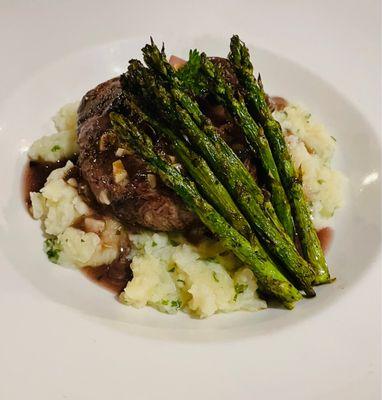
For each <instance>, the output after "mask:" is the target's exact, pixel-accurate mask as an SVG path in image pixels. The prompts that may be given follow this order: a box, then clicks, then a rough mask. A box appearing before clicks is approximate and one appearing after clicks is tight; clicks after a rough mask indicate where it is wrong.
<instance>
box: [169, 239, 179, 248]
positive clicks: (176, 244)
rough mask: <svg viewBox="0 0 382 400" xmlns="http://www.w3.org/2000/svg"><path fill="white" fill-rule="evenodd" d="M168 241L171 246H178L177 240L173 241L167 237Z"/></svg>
mask: <svg viewBox="0 0 382 400" xmlns="http://www.w3.org/2000/svg"><path fill="white" fill-rule="evenodd" d="M168 241H169V242H170V244H171V246H178V244H179V243H178V242H177V241H175V240H174V239H169V240H168Z"/></svg>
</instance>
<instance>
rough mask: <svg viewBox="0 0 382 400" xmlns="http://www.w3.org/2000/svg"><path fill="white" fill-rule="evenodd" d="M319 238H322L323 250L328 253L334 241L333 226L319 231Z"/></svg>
mask: <svg viewBox="0 0 382 400" xmlns="http://www.w3.org/2000/svg"><path fill="white" fill-rule="evenodd" d="M317 236H318V239H320V243H321V247H322V250H324V253H326V252H327V251H328V250H329V248H330V245H331V244H332V241H333V236H334V230H333V228H329V227H326V228H323V229H320V230H319V231H318V232H317Z"/></svg>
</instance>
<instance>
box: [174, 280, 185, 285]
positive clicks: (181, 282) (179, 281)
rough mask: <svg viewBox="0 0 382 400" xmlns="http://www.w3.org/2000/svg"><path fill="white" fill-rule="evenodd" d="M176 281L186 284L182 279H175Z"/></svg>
mask: <svg viewBox="0 0 382 400" xmlns="http://www.w3.org/2000/svg"><path fill="white" fill-rule="evenodd" d="M176 281H177V282H181V283H183V285H185V284H186V282H185V281H184V280H183V279H177V280H176Z"/></svg>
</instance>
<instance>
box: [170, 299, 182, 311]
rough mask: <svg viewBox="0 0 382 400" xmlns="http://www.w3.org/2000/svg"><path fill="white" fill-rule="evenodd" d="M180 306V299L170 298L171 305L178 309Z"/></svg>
mask: <svg viewBox="0 0 382 400" xmlns="http://www.w3.org/2000/svg"><path fill="white" fill-rule="evenodd" d="M181 306H182V302H181V301H180V300H172V301H171V307H174V308H176V309H177V310H179V308H180V307H181Z"/></svg>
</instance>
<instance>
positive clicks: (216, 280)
mask: <svg viewBox="0 0 382 400" xmlns="http://www.w3.org/2000/svg"><path fill="white" fill-rule="evenodd" d="M212 277H213V278H214V281H215V282H219V279H218V275H217V273H216V272H215V271H212Z"/></svg>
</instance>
